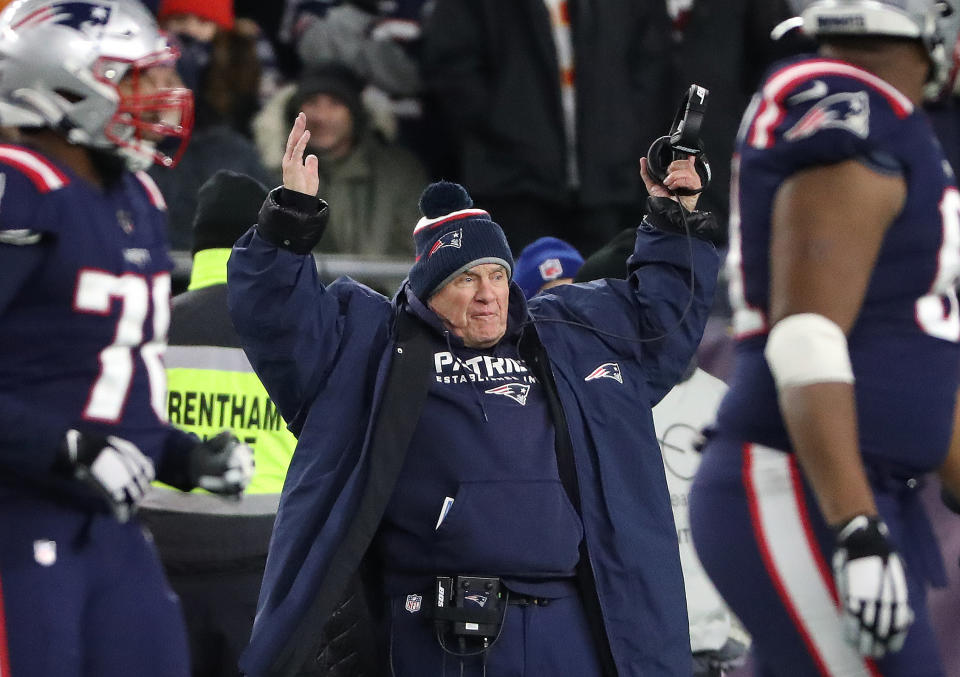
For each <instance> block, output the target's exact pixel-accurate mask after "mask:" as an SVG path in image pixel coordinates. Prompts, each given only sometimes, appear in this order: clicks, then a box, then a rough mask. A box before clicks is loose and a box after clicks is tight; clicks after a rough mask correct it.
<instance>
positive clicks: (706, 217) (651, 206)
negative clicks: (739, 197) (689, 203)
mask: <svg viewBox="0 0 960 677" xmlns="http://www.w3.org/2000/svg"><path fill="white" fill-rule="evenodd" d="M643 220H644V221H645V222H647V223H648V224H649V225H650V226H652V227H654V228H656V229H657V230H660V231H663V232H664V233H674V234H677V235H686V234H687V231H688V229H689V234H690V235H691V236H692V237H695V238H697V239H699V240H704V241H706V242H711V243H713V244H715V245H717V244H720V243H721V242H722V241H723V232H722V229H721V228H720V224H719V222H718V221H717V219H716V218H715V217H714V215H713V214H712V213H711V212H701V211H696V210H694V211H692V212H688V211H686V210H684V209H683V207H682V206H681V205H680V203H679V202H677V201H676V200H671V199H670V198H668V197H653V196H651V197H648V198H647V213H646V215H644V217H643ZM684 221H686V227H684Z"/></svg>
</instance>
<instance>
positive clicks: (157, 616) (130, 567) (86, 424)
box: [0, 0, 252, 677]
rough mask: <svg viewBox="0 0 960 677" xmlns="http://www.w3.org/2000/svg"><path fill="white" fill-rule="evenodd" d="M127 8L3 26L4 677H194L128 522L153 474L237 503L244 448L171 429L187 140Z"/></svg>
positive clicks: (0, 436) (152, 560)
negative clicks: (163, 189)
mask: <svg viewBox="0 0 960 677" xmlns="http://www.w3.org/2000/svg"><path fill="white" fill-rule="evenodd" d="M175 58H176V54H175V53H174V52H173V51H172V50H171V49H170V47H168V45H167V43H166V40H165V39H164V37H163V35H162V34H161V33H160V32H159V31H158V29H157V26H156V23H155V22H154V20H153V18H152V16H151V15H150V14H149V13H148V12H147V10H146V9H144V8H143V7H142V6H141V5H139V4H138V3H137V2H135V1H134V0H111V1H109V2H106V1H104V2H100V1H96V0H71V1H69V2H51V1H50V0H21V1H19V2H15V3H13V4H11V5H9V6H8V7H7V8H6V9H5V10H4V11H3V13H2V14H0V125H2V126H3V127H4V128H5V129H6V130H7V132H8V134H10V135H12V136H13V137H14V138H15V139H16V143H9V144H4V145H0V270H2V271H3V273H2V275H0V675H3V676H4V677H6V676H7V675H37V676H39V675H43V676H44V677H61V676H62V677H67V676H69V677H112V676H117V677H120V676H121V675H122V676H124V677H129V676H130V675H137V676H138V677H153V676H156V677H172V676H173V677H179V676H185V675H187V674H188V673H189V667H188V665H189V664H188V660H187V655H186V654H187V648H186V638H185V633H184V629H183V624H182V619H181V613H180V609H179V606H178V602H177V600H176V597H175V596H174V595H173V594H172V593H171V592H170V590H169V588H168V586H167V584H166V582H165V580H164V578H163V574H162V570H161V567H160V564H159V561H158V559H157V557H156V553H155V551H154V549H153V547H152V545H151V543H150V542H149V540H148V539H147V537H146V536H145V534H144V532H143V530H142V529H141V527H140V526H139V525H138V524H137V522H136V519H135V518H134V517H133V515H134V512H135V510H136V507H137V503H138V501H139V500H140V498H141V497H142V496H143V494H144V492H145V491H146V489H147V487H148V485H149V483H150V481H151V480H152V479H154V477H155V476H156V477H157V478H159V479H162V480H163V481H165V482H167V483H169V484H172V485H174V486H176V487H178V488H181V489H184V490H188V489H191V488H193V487H195V486H200V487H203V488H206V489H208V490H209V491H211V492H214V493H217V494H223V495H236V494H237V493H239V492H240V491H242V489H243V487H244V486H245V484H246V482H247V481H248V480H249V477H250V474H251V466H252V456H251V453H250V449H249V448H248V447H246V446H244V445H242V444H239V443H238V442H237V441H236V439H235V438H234V437H233V436H232V435H231V434H230V433H222V434H221V435H218V436H216V437H214V438H212V439H211V440H209V441H207V442H201V441H200V440H199V439H198V438H196V437H194V436H191V435H188V434H186V433H183V432H180V431H178V430H176V429H174V428H172V427H171V426H170V425H169V424H168V423H166V414H165V409H164V407H165V400H166V384H165V380H164V368H163V364H162V361H161V360H162V355H163V350H164V347H165V345H166V331H167V324H168V321H169V301H170V269H171V267H172V262H171V259H170V256H169V253H168V251H167V245H166V239H165V238H166V236H165V206H164V202H163V197H162V196H161V195H160V192H159V191H158V190H157V188H156V186H155V185H154V184H153V182H152V181H151V180H150V179H149V178H148V176H147V174H146V173H144V171H143V169H145V168H146V167H148V166H149V165H150V164H151V163H153V162H158V163H160V164H163V165H168V166H172V165H173V164H175V162H176V159H177V157H178V155H179V152H180V151H181V150H182V148H183V144H184V143H185V142H186V140H187V138H188V136H189V133H190V128H191V123H192V98H191V95H190V92H189V91H188V90H185V89H183V88H180V87H177V86H175V85H176V76H175V73H174V71H173V65H174V62H175Z"/></svg>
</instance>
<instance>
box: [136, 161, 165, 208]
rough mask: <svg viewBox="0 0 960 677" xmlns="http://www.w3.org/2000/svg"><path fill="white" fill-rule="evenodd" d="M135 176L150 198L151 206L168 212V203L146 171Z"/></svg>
mask: <svg viewBox="0 0 960 677" xmlns="http://www.w3.org/2000/svg"><path fill="white" fill-rule="evenodd" d="M134 176H136V177H137V180H138V181H139V182H140V185H141V186H143V190H144V191H145V192H146V193H147V197H148V198H150V204H152V205H153V206H154V207H156V208H157V209H160V210H162V211H167V202H166V200H164V199H163V193H162V192H161V191H160V187H159V186H158V185H157V183H156V182H155V181H154V180H153V178H152V177H151V176H150V175H149V174H147V173H146V172H145V171H139V172H137V173H136V174H134Z"/></svg>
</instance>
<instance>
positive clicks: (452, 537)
mask: <svg viewBox="0 0 960 677" xmlns="http://www.w3.org/2000/svg"><path fill="white" fill-rule="evenodd" d="M582 538H583V525H582V524H581V521H580V517H579V516H578V515H577V513H576V511H575V510H574V509H573V506H572V505H570V501H569V500H568V499H567V494H566V492H565V491H564V489H563V485H561V484H560V481H559V480H484V481H470V482H462V483H461V484H460V486H459V489H458V490H457V494H456V496H455V497H454V502H453V505H452V507H451V508H450V509H449V511H448V512H447V515H446V517H445V518H444V519H443V521H442V522H441V524H440V526H439V527H438V528H437V531H436V542H435V561H436V563H437V566H438V567H439V568H438V570H439V571H449V572H454V571H456V572H463V573H466V572H472V573H489V574H496V575H523V576H557V575H561V576H563V575H570V574H572V573H573V570H574V567H575V566H576V564H577V560H578V559H579V545H580V540H581V539H582Z"/></svg>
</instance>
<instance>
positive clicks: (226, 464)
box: [157, 430, 254, 496]
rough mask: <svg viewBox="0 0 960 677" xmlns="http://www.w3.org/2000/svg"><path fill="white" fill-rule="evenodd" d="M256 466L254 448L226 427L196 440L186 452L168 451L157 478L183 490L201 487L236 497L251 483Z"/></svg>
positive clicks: (215, 492)
mask: <svg viewBox="0 0 960 677" xmlns="http://www.w3.org/2000/svg"><path fill="white" fill-rule="evenodd" d="M253 469H254V462H253V450H252V449H251V448H250V447H249V446H248V445H246V444H243V443H242V442H240V440H238V439H237V438H236V437H235V436H234V434H233V433H232V432H230V431H229V430H224V431H223V432H222V433H220V434H219V435H217V436H215V437H211V438H210V439H208V440H206V441H205V442H197V444H195V445H194V446H193V447H192V448H190V449H189V450H188V451H187V452H186V453H185V454H175V453H167V454H165V455H164V458H163V462H162V463H161V464H160V468H159V471H158V473H157V479H159V480H160V481H161V482H164V483H166V484H169V485H170V486H172V487H176V488H177V489H180V490H181V491H190V490H191V489H195V488H196V487H200V488H201V489H206V490H207V491H209V492H211V493H214V494H221V495H223V496H236V495H238V494H240V493H241V492H242V491H243V490H244V489H245V488H246V487H247V485H248V484H250V479H251V478H252V477H253Z"/></svg>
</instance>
